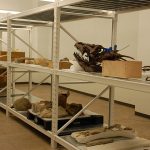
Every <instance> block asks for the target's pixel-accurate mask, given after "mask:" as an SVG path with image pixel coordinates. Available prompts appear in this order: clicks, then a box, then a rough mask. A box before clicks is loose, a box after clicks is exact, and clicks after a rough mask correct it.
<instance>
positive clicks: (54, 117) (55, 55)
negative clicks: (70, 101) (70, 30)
mask: <svg viewBox="0 0 150 150" xmlns="http://www.w3.org/2000/svg"><path fill="white" fill-rule="evenodd" d="M58 5H59V0H56V1H55V6H54V29H53V52H52V54H53V56H52V60H53V68H54V71H53V74H52V135H53V136H52V138H51V147H52V149H57V143H56V141H55V135H57V130H58V86H59V76H58V75H56V69H59V40H60V7H58Z"/></svg>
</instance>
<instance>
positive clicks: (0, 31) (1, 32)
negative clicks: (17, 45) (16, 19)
mask: <svg viewBox="0 0 150 150" xmlns="http://www.w3.org/2000/svg"><path fill="white" fill-rule="evenodd" d="M2 36H3V31H2V30H0V39H2ZM0 51H2V42H0Z"/></svg>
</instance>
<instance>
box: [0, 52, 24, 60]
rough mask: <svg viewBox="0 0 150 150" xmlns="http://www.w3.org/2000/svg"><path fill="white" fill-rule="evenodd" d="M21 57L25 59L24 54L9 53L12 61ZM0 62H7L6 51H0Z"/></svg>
mask: <svg viewBox="0 0 150 150" xmlns="http://www.w3.org/2000/svg"><path fill="white" fill-rule="evenodd" d="M21 57H25V52H11V58H12V61H14V60H15V59H16V58H21ZM0 61H7V51H0Z"/></svg>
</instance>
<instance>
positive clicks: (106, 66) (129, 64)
mask: <svg viewBox="0 0 150 150" xmlns="http://www.w3.org/2000/svg"><path fill="white" fill-rule="evenodd" d="M102 76H110V77H119V78H141V77H142V62H141V61H110V60H105V61H103V63H102Z"/></svg>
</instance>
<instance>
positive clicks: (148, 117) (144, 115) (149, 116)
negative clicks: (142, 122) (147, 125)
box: [135, 111, 150, 119]
mask: <svg viewBox="0 0 150 150" xmlns="http://www.w3.org/2000/svg"><path fill="white" fill-rule="evenodd" d="M135 115H137V116H141V117H144V118H147V119H150V115H147V114H144V113H141V112H137V111H135Z"/></svg>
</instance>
